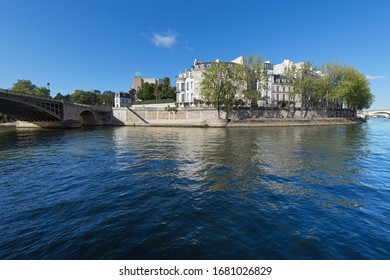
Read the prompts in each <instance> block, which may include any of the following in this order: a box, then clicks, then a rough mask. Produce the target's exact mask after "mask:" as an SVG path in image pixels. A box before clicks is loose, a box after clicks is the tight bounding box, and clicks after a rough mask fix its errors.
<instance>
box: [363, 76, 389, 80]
mask: <svg viewBox="0 0 390 280" xmlns="http://www.w3.org/2000/svg"><path fill="white" fill-rule="evenodd" d="M366 78H367V79H368V80H378V79H386V78H387V77H386V76H371V75H367V76H366Z"/></svg>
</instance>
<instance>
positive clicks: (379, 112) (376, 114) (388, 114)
mask: <svg viewBox="0 0 390 280" xmlns="http://www.w3.org/2000/svg"><path fill="white" fill-rule="evenodd" d="M371 116H384V117H386V118H390V112H386V111H375V112H373V113H371Z"/></svg>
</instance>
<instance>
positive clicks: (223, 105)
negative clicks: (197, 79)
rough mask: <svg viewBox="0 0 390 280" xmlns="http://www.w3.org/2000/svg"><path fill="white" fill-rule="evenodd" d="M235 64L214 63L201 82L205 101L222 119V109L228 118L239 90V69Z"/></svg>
mask: <svg viewBox="0 0 390 280" xmlns="http://www.w3.org/2000/svg"><path fill="white" fill-rule="evenodd" d="M237 67H238V66H237V64H234V63H229V64H228V63H223V62H214V63H212V64H211V67H210V68H209V69H208V70H207V71H205V72H204V73H203V74H204V78H203V80H202V82H201V89H202V94H203V97H204V98H205V100H207V101H208V102H210V103H211V104H213V106H214V107H216V108H217V110H218V117H219V118H220V117H221V115H220V111H221V109H222V110H224V111H225V112H226V118H228V117H229V113H230V111H231V109H232V106H233V100H234V96H235V94H236V91H237V89H238V83H237V79H238V73H239V71H238V68H237Z"/></svg>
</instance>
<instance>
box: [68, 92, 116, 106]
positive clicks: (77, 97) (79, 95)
mask: <svg viewBox="0 0 390 280" xmlns="http://www.w3.org/2000/svg"><path fill="white" fill-rule="evenodd" d="M114 98H115V93H114V92H113V91H104V92H103V93H100V91H98V90H90V91H85V90H79V89H77V90H75V91H74V92H73V93H72V94H70V95H69V100H70V101H72V102H75V103H80V104H86V105H98V106H109V107H113V106H114Z"/></svg>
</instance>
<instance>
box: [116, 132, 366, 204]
mask: <svg viewBox="0 0 390 280" xmlns="http://www.w3.org/2000/svg"><path fill="white" fill-rule="evenodd" d="M366 142H367V139H366V132H365V129H364V128H363V127H362V126H330V127H282V128H234V129H211V128H209V129H197V128H129V127H127V128H116V129H115V130H114V133H113V143H114V145H115V148H114V151H115V157H116V161H117V165H116V167H117V168H119V170H123V169H128V170H129V169H131V168H135V167H137V169H138V170H139V169H140V168H139V167H142V168H141V171H138V173H137V174H132V176H150V177H153V178H156V177H167V176H171V177H172V184H175V186H176V187H180V188H183V189H187V190H192V191H193V190H199V189H202V191H229V190H233V191H235V192H236V193H235V195H236V196H237V197H241V198H243V197H245V199H254V197H253V196H252V197H251V194H253V193H255V194H257V195H259V194H261V195H266V194H269V193H270V192H271V193H275V194H277V195H285V196H297V197H303V198H304V197H307V196H310V197H313V196H316V197H319V199H317V200H315V201H316V202H317V203H318V204H320V205H322V206H325V205H328V206H331V205H333V206H334V205H337V206H343V207H359V205H361V204H362V202H361V201H359V199H358V198H355V197H353V196H351V197H347V198H340V197H338V191H337V188H343V187H344V186H346V185H348V186H349V187H350V186H354V185H359V182H357V181H356V180H358V177H357V176H355V175H356V173H359V172H364V171H362V167H361V159H364V158H365V157H366V156H367V154H368V153H369V150H368V148H367V145H366ZM346 147H348V148H346ZM183 178H186V179H187V180H186V181H185V184H186V185H180V183H178V182H180V181H181V179H183Z"/></svg>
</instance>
